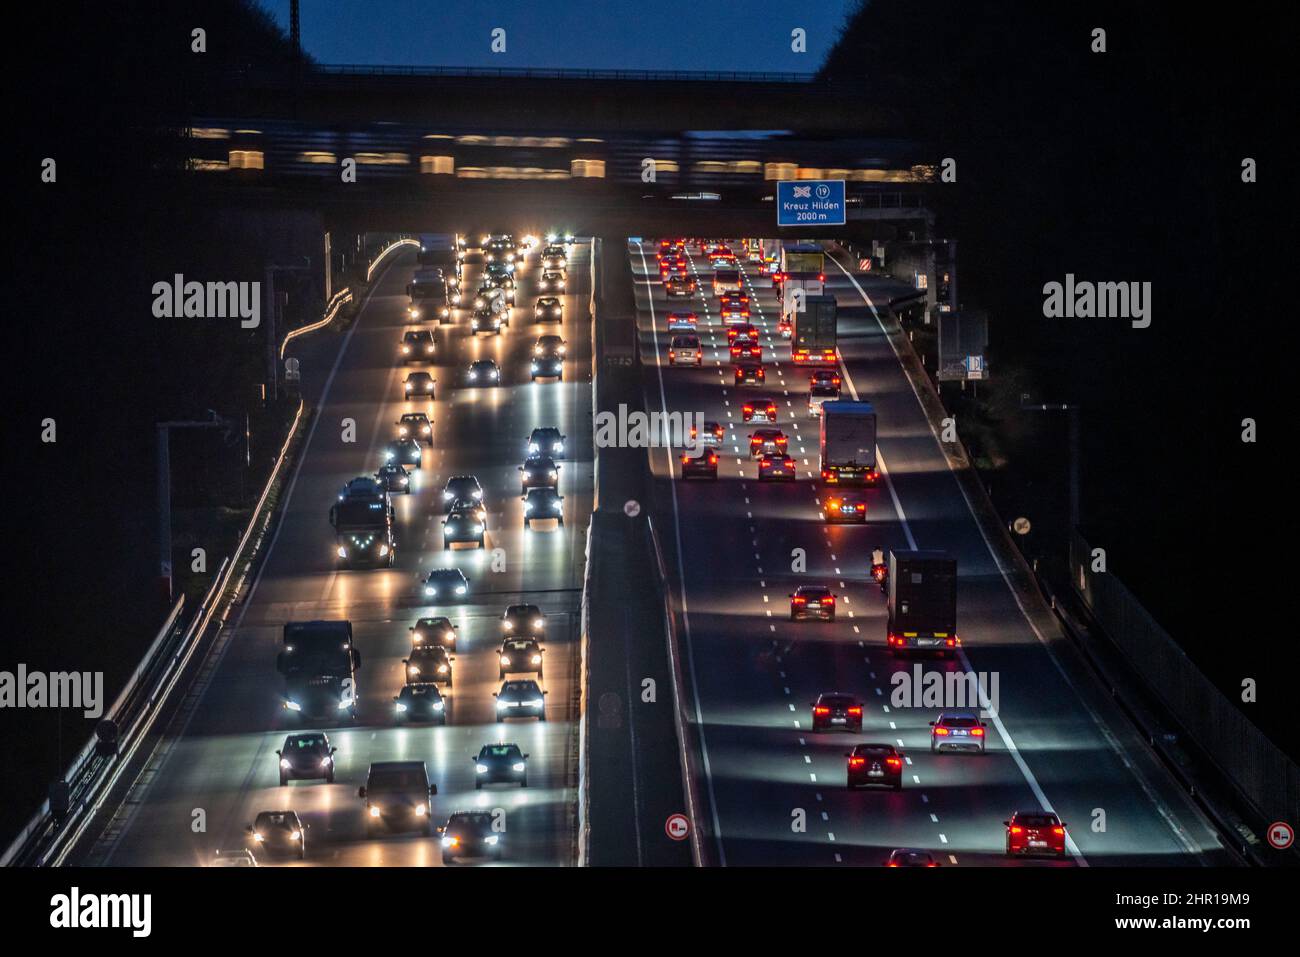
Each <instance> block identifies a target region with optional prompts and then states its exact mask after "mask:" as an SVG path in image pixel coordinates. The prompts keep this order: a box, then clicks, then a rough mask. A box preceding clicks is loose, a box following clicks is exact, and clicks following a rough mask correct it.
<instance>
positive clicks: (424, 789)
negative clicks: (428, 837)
mask: <svg viewBox="0 0 1300 957" xmlns="http://www.w3.org/2000/svg"><path fill="white" fill-rule="evenodd" d="M437 793H438V785H436V784H430V783H429V774H428V772H427V771H425V769H424V762H423V761H376V762H375V763H373V764H372V765H370V770H369V772H367V774H366V783H365V784H363V785H362V786H361V787H359V788H357V797H359V798H361V799H362V800H363V801H365V802H366V837H374V836H375V832H376V831H377V830H379V828H380V827H384V828H386V829H388V830H389V831H401V830H408V831H424V832H425V833H426V834H428V833H432V830H433V826H432V824H431V822H430V819H429V812H430V811H432V810H433V808H432V806H431V803H430V801H429V797H430V796H431V795H434V794H437Z"/></svg>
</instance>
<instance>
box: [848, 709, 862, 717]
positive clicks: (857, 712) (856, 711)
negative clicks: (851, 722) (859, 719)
mask: <svg viewBox="0 0 1300 957" xmlns="http://www.w3.org/2000/svg"><path fill="white" fill-rule="evenodd" d="M849 714H851V715H854V716H855V717H856V716H857V715H860V714H862V709H861V708H850V709H849Z"/></svg>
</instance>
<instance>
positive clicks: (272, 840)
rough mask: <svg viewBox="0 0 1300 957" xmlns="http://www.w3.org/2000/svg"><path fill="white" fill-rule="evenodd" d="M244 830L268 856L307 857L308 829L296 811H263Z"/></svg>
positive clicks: (300, 858) (301, 858) (299, 858)
mask: <svg viewBox="0 0 1300 957" xmlns="http://www.w3.org/2000/svg"><path fill="white" fill-rule="evenodd" d="M244 830H245V831H247V832H248V833H249V834H251V835H252V836H253V840H254V841H255V842H257V846H258V847H259V848H261V849H262V850H263V851H265V852H267V853H268V854H280V855H287V856H292V857H296V858H298V860H300V861H301V860H303V859H304V858H306V857H307V834H306V831H307V828H306V827H305V826H304V825H303V823H302V821H301V820H299V819H298V814H297V812H295V811H261V812H259V813H258V815H257V817H255V818H254V819H253V823H252V824H249V825H247V826H246V827H245V828H244Z"/></svg>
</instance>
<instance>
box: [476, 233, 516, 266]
mask: <svg viewBox="0 0 1300 957" xmlns="http://www.w3.org/2000/svg"><path fill="white" fill-rule="evenodd" d="M516 255H517V253H516V250H515V243H514V238H513V237H512V236H509V235H501V236H493V237H492V238H491V239H489V240H488V241H487V242H486V243H485V244H484V245H483V261H484V262H486V263H489V264H493V265H495V264H496V263H507V262H511V263H512V262H514V261H515V256H516Z"/></svg>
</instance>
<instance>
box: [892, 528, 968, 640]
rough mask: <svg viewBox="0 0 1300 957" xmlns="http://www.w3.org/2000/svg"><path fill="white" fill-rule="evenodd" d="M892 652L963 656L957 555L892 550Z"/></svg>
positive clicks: (938, 552) (939, 552)
mask: <svg viewBox="0 0 1300 957" xmlns="http://www.w3.org/2000/svg"><path fill="white" fill-rule="evenodd" d="M886 609H887V611H888V624H887V626H886V628H887V630H886V636H887V642H888V644H889V650H890V651H891V652H892V653H893V654H895V655H903V654H909V653H917V652H920V653H937V654H940V655H942V656H943V657H945V658H951V657H953V656H954V655H956V654H957V649H958V648H960V647H961V639H960V638H959V637H957V559H955V558H952V557H951V556H949V555H948V553H947V552H941V551H894V550H892V549H891V550H890V552H889V586H888V588H887V590H886Z"/></svg>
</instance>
